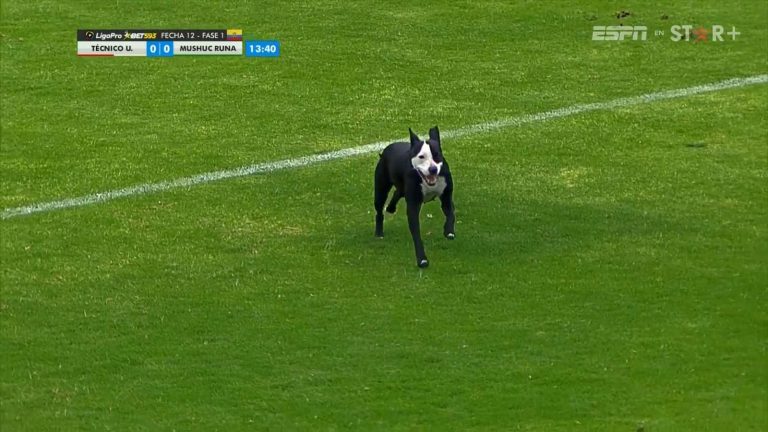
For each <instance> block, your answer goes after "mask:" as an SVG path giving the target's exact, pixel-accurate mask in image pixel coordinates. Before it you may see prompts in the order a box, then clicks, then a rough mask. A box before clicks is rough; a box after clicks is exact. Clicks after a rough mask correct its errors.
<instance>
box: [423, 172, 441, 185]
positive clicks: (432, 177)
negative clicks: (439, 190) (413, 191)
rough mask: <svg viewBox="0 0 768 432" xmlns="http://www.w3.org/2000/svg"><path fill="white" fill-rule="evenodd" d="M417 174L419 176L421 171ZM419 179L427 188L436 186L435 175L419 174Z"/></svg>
mask: <svg viewBox="0 0 768 432" xmlns="http://www.w3.org/2000/svg"><path fill="white" fill-rule="evenodd" d="M419 174H421V171H419ZM421 178H422V179H424V181H425V182H426V183H427V185H429V186H434V185H435V184H437V174H426V175H424V174H421Z"/></svg>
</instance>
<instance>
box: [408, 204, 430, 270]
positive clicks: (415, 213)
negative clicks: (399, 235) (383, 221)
mask: <svg viewBox="0 0 768 432" xmlns="http://www.w3.org/2000/svg"><path fill="white" fill-rule="evenodd" d="M420 212H421V202H419V201H415V200H409V201H408V228H410V230H411V237H413V247H414V248H416V264H417V265H418V266H419V267H421V268H424V267H427V266H428V265H429V261H428V260H427V254H425V253H424V244H423V243H422V242H421V227H420V225H419V213H420Z"/></svg>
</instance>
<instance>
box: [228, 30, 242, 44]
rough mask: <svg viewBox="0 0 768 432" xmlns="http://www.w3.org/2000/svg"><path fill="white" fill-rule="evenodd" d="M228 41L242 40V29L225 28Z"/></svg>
mask: <svg viewBox="0 0 768 432" xmlns="http://www.w3.org/2000/svg"><path fill="white" fill-rule="evenodd" d="M227 40H228V41H241V40H243V30H241V29H227Z"/></svg>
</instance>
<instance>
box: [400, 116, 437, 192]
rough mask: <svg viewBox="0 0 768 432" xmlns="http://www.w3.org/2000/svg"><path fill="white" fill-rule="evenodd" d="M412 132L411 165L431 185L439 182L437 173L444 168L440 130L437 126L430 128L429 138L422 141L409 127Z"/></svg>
mask: <svg viewBox="0 0 768 432" xmlns="http://www.w3.org/2000/svg"><path fill="white" fill-rule="evenodd" d="M408 132H410V134H411V165H412V166H413V168H414V169H415V170H416V172H418V173H419V176H421V179H422V180H424V182H425V183H426V184H428V185H430V186H434V185H435V184H436V183H437V175H438V174H440V170H441V169H442V168H443V150H442V149H441V148H440V131H439V130H437V126H435V127H433V128H432V129H430V130H429V139H428V140H426V141H422V140H421V139H419V137H418V136H417V135H416V134H415V133H413V131H412V130H411V129H408Z"/></svg>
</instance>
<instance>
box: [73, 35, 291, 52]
mask: <svg viewBox="0 0 768 432" xmlns="http://www.w3.org/2000/svg"><path fill="white" fill-rule="evenodd" d="M244 47H245V49H244ZM77 55H78V56H81V57H174V56H181V55H214V56H215V55H228V56H242V55H245V56H246V57H278V56H279V55H280V43H279V42H278V41H274V40H248V41H243V31H242V30H241V29H216V30H156V29H155V30H90V29H85V30H78V31H77Z"/></svg>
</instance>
